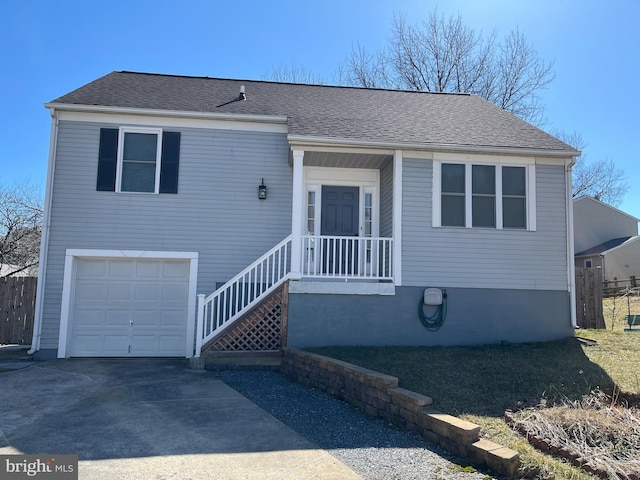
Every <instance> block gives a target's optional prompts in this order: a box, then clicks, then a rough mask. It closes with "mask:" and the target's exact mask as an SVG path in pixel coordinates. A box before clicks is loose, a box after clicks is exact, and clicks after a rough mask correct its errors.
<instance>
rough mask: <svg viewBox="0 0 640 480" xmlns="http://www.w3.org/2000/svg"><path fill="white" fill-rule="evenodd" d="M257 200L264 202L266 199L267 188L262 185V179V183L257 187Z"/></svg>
mask: <svg viewBox="0 0 640 480" xmlns="http://www.w3.org/2000/svg"><path fill="white" fill-rule="evenodd" d="M258 198H259V199H260V200H266V198H267V186H266V185H265V184H264V178H263V179H262V183H261V184H260V185H258Z"/></svg>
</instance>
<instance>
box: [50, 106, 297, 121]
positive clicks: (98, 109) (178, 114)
mask: <svg viewBox="0 0 640 480" xmlns="http://www.w3.org/2000/svg"><path fill="white" fill-rule="evenodd" d="M44 106H45V107H46V108H49V109H56V110H58V111H65V112H84V113H111V114H124V115H146V116H151V117H173V118H200V119H206V120H234V121H236V122H257V123H283V124H286V123H287V120H288V117H286V116H282V115H247V114H232V113H214V112H189V111H181V110H160V109H149V108H129V107H110V106H104V105H76V104H71V103H45V104H44Z"/></svg>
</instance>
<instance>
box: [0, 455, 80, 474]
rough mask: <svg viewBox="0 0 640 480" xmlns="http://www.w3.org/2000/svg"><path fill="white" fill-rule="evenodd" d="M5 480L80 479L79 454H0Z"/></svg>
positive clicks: (1, 469) (0, 464) (0, 466)
mask: <svg viewBox="0 0 640 480" xmlns="http://www.w3.org/2000/svg"><path fill="white" fill-rule="evenodd" d="M0 478H2V479H3V480H4V479H6V480H19V479H36V480H37V479H47V480H78V455H0Z"/></svg>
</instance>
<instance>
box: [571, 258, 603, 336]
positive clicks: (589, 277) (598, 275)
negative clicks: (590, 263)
mask: <svg viewBox="0 0 640 480" xmlns="http://www.w3.org/2000/svg"><path fill="white" fill-rule="evenodd" d="M576 321H577V324H578V327H580V328H601V329H604V328H606V327H605V324H604V316H603V315H602V269H601V268H576Z"/></svg>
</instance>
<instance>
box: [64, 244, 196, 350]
mask: <svg viewBox="0 0 640 480" xmlns="http://www.w3.org/2000/svg"><path fill="white" fill-rule="evenodd" d="M87 258H97V259H112V258H130V259H153V260H174V259H175V260H189V297H188V314H187V335H186V338H187V343H186V345H185V357H186V358H191V357H192V356H193V353H194V341H195V321H196V317H195V315H196V291H197V283H198V282H197V274H198V253H197V252H162V251H147V250H91V249H86V250H85V249H72V248H69V249H67V250H66V254H65V259H64V277H63V283H62V305H61V307H60V332H59V337H58V358H66V357H67V349H68V346H69V345H68V344H69V337H70V335H71V330H70V329H71V318H70V316H71V304H72V300H73V296H74V288H75V283H76V282H75V279H76V262H77V260H78V259H87Z"/></svg>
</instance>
